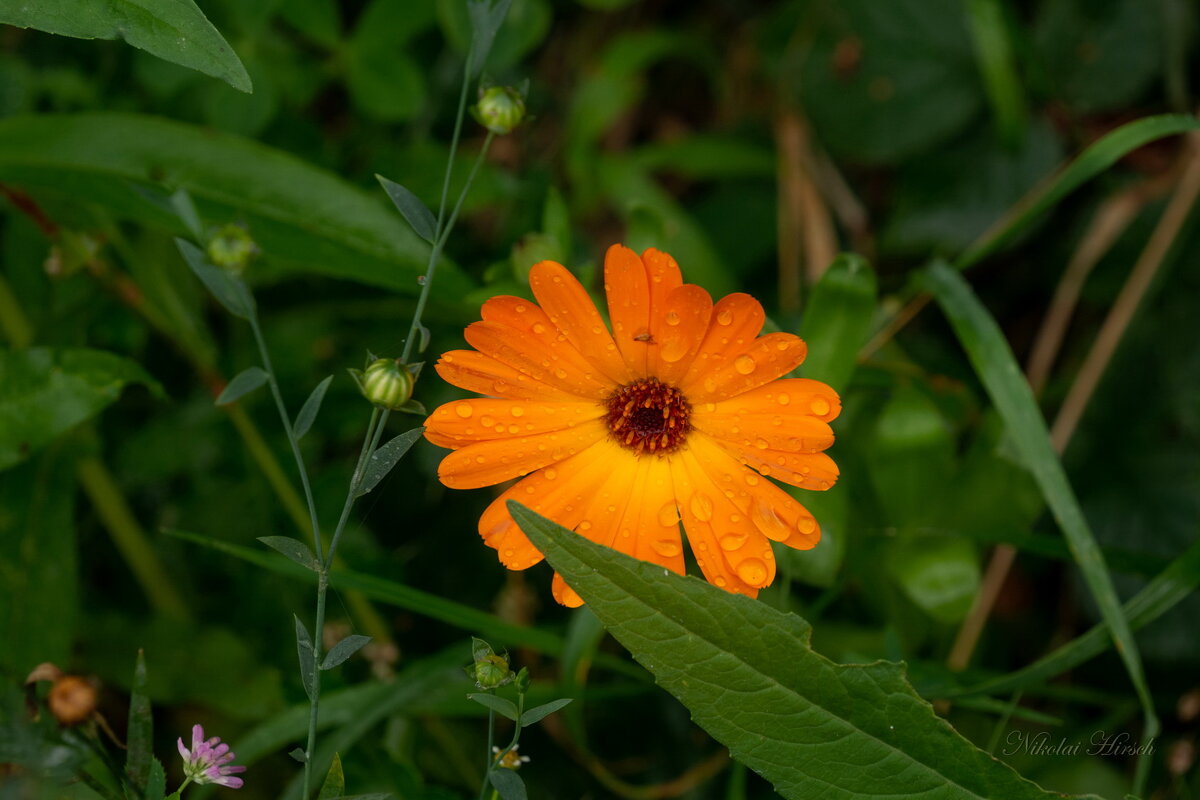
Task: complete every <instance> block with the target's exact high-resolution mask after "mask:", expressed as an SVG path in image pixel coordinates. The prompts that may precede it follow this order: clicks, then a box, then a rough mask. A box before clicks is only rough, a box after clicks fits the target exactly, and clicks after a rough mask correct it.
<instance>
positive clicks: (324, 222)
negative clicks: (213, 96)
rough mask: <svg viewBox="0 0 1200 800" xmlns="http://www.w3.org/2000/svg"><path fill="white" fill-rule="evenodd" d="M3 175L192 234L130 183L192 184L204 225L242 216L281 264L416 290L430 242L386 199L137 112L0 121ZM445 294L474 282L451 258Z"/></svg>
mask: <svg viewBox="0 0 1200 800" xmlns="http://www.w3.org/2000/svg"><path fill="white" fill-rule="evenodd" d="M0 180H3V181H6V182H9V183H15V184H19V185H22V186H26V187H29V188H31V189H34V190H38V189H48V190H52V191H55V192H60V193H62V192H65V193H68V194H69V195H70V196H71V197H72V198H78V199H82V200H87V201H90V202H95V203H99V204H101V205H103V206H106V207H107V208H108V209H109V210H111V211H112V213H114V214H115V215H117V216H119V217H121V218H126V219H134V220H137V221H140V222H143V223H146V224H151V225H156V226H159V227H162V228H165V229H167V230H170V231H173V232H175V233H180V234H182V233H185V231H184V230H183V229H182V228H183V226H182V223H180V221H179V220H178V218H177V217H175V216H174V215H172V214H169V213H167V212H166V211H164V210H163V209H162V208H160V207H158V206H156V205H155V204H153V203H151V202H149V201H148V200H146V199H145V198H144V197H142V195H140V194H139V193H138V192H137V191H135V190H134V188H133V185H135V184H141V183H152V182H153V183H160V184H163V185H166V186H168V187H170V188H172V189H186V190H187V192H188V194H189V195H191V197H192V198H193V199H194V200H195V202H196V205H197V207H198V208H199V211H200V216H201V217H202V218H203V219H204V220H205V221H207V222H209V223H210V224H211V223H217V222H227V221H231V220H238V221H241V222H244V223H245V225H246V227H247V228H248V229H249V232H250V235H251V236H252V237H253V238H254V241H255V243H256V244H257V245H258V246H259V247H260V248H261V249H262V251H263V255H264V256H265V257H266V258H267V259H268V260H269V261H270V262H271V263H272V264H275V265H277V266H281V267H285V268H289V269H295V270H302V271H307V272H314V273H317V274H321V275H328V276H330V277H334V278H342V279H347V280H355V281H359V282H362V283H366V284H371V285H374V286H383V287H386V288H390V289H396V290H399V291H402V292H406V293H410V294H416V293H417V292H418V291H419V290H420V285H419V284H418V283H417V276H419V275H423V274H424V272H425V268H426V265H427V263H428V261H429V246H428V245H427V244H426V243H425V242H422V241H421V240H420V239H419V238H418V237H417V235H416V234H415V233H413V232H412V231H411V230H410V229H409V227H408V226H407V225H405V224H404V222H403V221H402V220H401V219H400V218H399V217H397V215H396V213H395V212H394V211H393V210H392V209H390V208H388V207H386V206H385V205H384V204H383V202H382V198H378V199H376V198H373V197H372V196H371V195H368V194H367V193H365V192H363V191H362V190H360V189H358V188H357V187H354V186H351V185H349V184H347V183H346V182H345V181H343V180H341V179H340V178H338V177H337V176H336V175H334V174H332V173H329V172H326V171H325V170H322V169H319V168H317V167H314V166H312V165H311V164H308V163H306V162H304V161H301V160H300V159H298V158H296V157H294V156H292V155H289V154H287V153H284V152H282V151H280V150H275V149H273V148H270V147H266V146H264V145H262V144H259V143H257V142H254V141H251V140H249V139H243V138H241V137H239V136H233V135H230V134H226V133H220V132H217V131H214V130H212V129H209V128H201V127H199V126H195V125H187V124H184V123H181V122H174V121H171V120H165V119H159V118H156V117H150V116H142V115H138V114H117V113H88V114H61V115H57V114H56V115H49V114H48V115H43V116H22V117H11V118H9V119H5V120H0ZM437 281H438V293H439V294H441V293H443V292H444V295H442V296H444V297H462V296H465V295H466V294H467V292H468V291H469V288H470V284H469V282H468V281H467V279H466V278H465V277H464V276H463V275H462V273H461V272H459V271H458V270H456V269H455V268H454V267H453V266H452V265H450V264H445V263H444V264H442V265H441V266H440V267H439V268H438V277H437Z"/></svg>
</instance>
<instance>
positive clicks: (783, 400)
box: [775, 392, 792, 406]
mask: <svg viewBox="0 0 1200 800" xmlns="http://www.w3.org/2000/svg"><path fill="white" fill-rule="evenodd" d="M775 402H776V403H779V405H781V406H786V405H787V404H788V403H790V402H792V398H791V395H789V394H788V393H787V392H780V393H779V396H778V397H776V398H775Z"/></svg>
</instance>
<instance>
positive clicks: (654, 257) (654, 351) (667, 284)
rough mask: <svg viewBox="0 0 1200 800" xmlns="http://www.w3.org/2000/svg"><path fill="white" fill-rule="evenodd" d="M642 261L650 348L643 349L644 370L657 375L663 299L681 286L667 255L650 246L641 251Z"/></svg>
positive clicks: (664, 307) (664, 303)
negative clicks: (645, 286) (648, 291)
mask: <svg viewBox="0 0 1200 800" xmlns="http://www.w3.org/2000/svg"><path fill="white" fill-rule="evenodd" d="M642 264H644V265H645V267H646V277H647V280H648V286H649V288H650V348H649V349H648V350H647V351H646V372H647V374H649V375H658V376H659V378H660V379H661V377H662V376H661V375H660V374H659V362H660V353H661V351H662V339H661V338H660V334H661V333H662V332H663V328H664V327H665V325H666V323H665V316H666V305H667V298H668V297H670V295H671V292H673V291H675V290H676V289H678V288H679V287H680V286H682V285H683V275H682V274H681V273H680V272H679V265H678V264H677V263H675V259H673V258H671V256H669V255H667V254H666V253H664V252H662V251H661V250H657V249H655V248H653V247H651V248H648V249H647V250H646V251H645V252H643V253H642Z"/></svg>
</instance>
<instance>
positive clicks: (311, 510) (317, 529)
mask: <svg viewBox="0 0 1200 800" xmlns="http://www.w3.org/2000/svg"><path fill="white" fill-rule="evenodd" d="M250 330H252V331H254V341H255V343H256V344H257V345H258V357H259V358H260V359H261V360H262V365H263V369H264V370H265V371H266V373H267V385H268V386H270V387H271V397H273V398H274V399H275V408H276V410H277V411H278V412H279V421H280V422H282V423H283V430H284V433H286V434H287V438H288V444H290V445H291V446H292V457H293V458H295V459H296V469H297V471H299V473H300V484H301V485H302V486H303V487H304V499H305V501H306V502H307V503H308V516H309V521H310V523H311V524H312V533H313V544H314V545H315V547H316V553H317V558H318V559H319V560H320V559H322V558H323V554H324V552H325V548H324V545H323V544H322V543H321V526H320V523H319V522H317V506H316V503H315V502H314V501H313V493H312V487H311V486H310V485H309V481H308V468H307V467H305V466H304V456H303V455H301V453H300V443H299V442H298V441H296V434H295V432H294V431H293V430H292V419H291V417H289V416H288V412H287V406H285V405H284V404H283V395H282V394H281V393H280V391H279V382H278V381H277V380H275V370H273V369H272V368H271V355H270V353H268V352H267V343H266V341H265V340H264V339H263V335H262V328H260V327H259V324H258V313H257V312H255V313H253V314H251V315H250ZM320 635H321V632H320V631H315V632H314V633H313V637H314V639H316V638H319V637H320Z"/></svg>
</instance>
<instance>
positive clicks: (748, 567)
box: [737, 558, 767, 586]
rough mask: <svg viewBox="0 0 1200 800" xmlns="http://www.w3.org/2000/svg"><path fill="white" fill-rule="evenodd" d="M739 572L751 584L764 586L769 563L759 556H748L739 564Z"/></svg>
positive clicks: (739, 575)
mask: <svg viewBox="0 0 1200 800" xmlns="http://www.w3.org/2000/svg"><path fill="white" fill-rule="evenodd" d="M737 574H738V577H739V578H741V579H742V580H743V581H745V582H746V583H748V584H750V585H751V586H762V585H763V584H764V583H765V582H766V580H767V565H766V564H764V563H763V562H761V561H759V560H758V559H757V558H747V559H746V560H745V561H743V562H742V563H740V564H738V565H737Z"/></svg>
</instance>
